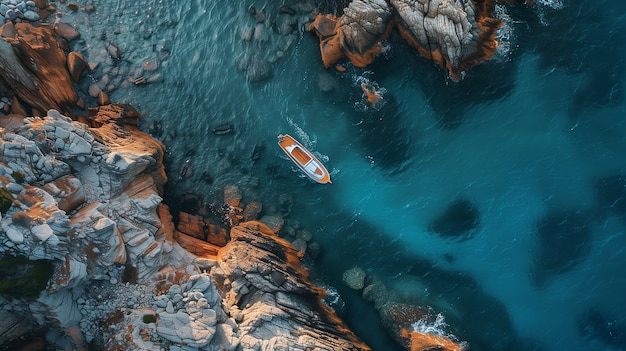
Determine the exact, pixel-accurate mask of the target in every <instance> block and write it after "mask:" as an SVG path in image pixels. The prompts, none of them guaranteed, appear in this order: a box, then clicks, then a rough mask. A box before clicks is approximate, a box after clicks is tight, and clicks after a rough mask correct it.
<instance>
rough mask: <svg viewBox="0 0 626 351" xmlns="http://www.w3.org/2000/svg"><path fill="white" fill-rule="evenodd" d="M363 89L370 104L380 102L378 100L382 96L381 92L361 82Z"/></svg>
mask: <svg viewBox="0 0 626 351" xmlns="http://www.w3.org/2000/svg"><path fill="white" fill-rule="evenodd" d="M361 89H362V90H363V93H365V96H366V97H367V102H369V103H370V104H372V105H374V104H375V103H377V102H378V100H380V98H381V96H380V93H379V92H377V91H376V90H375V89H374V88H373V87H372V86H368V85H367V84H365V83H361Z"/></svg>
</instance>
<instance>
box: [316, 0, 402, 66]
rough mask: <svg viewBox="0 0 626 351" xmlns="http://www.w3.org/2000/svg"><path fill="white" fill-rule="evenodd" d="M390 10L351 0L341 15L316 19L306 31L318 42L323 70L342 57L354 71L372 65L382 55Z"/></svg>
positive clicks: (378, 2) (377, 0)
mask: <svg viewBox="0 0 626 351" xmlns="http://www.w3.org/2000/svg"><path fill="white" fill-rule="evenodd" d="M391 14H392V12H391V8H390V7H389V5H388V4H387V2H386V1H383V0H355V1H353V2H352V3H351V4H350V6H348V7H347V8H346V9H345V10H344V15H343V16H342V17H341V18H337V17H335V16H333V15H317V16H316V18H315V20H314V21H313V22H312V23H311V24H310V25H309V28H308V30H309V31H313V32H315V34H316V35H317V36H318V38H319V39H320V51H321V54H322V62H323V63H324V67H326V68H328V67H330V66H332V65H334V64H335V63H337V62H338V61H339V60H341V59H342V58H344V57H347V58H348V59H349V60H350V61H351V62H352V64H354V65H355V66H357V67H365V66H367V65H369V64H370V63H372V62H373V61H374V59H375V58H376V56H378V55H379V54H380V53H382V52H383V51H384V47H383V46H382V44H381V42H382V41H383V40H385V39H386V38H387V37H389V35H390V33H391V29H392V28H393V22H392V17H391Z"/></svg>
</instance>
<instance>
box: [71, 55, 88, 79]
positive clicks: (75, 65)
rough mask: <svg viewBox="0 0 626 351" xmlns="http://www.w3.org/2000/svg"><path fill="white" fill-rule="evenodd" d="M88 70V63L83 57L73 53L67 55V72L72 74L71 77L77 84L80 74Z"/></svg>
mask: <svg viewBox="0 0 626 351" xmlns="http://www.w3.org/2000/svg"><path fill="white" fill-rule="evenodd" d="M85 68H87V61H85V58H84V57H83V55H81V54H79V53H77V52H75V51H72V52H70V53H69V54H67V70H68V71H69V72H70V76H71V77H72V79H73V80H74V81H75V82H78V80H79V79H80V74H81V73H83V70H85Z"/></svg>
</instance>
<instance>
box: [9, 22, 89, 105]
mask: <svg viewBox="0 0 626 351" xmlns="http://www.w3.org/2000/svg"><path fill="white" fill-rule="evenodd" d="M11 27H13V28H14V30H15V35H14V36H13V37H3V38H2V39H1V40H0V75H1V76H2V78H3V79H4V80H5V82H6V83H7V84H8V85H9V86H10V87H11V89H12V90H13V91H14V92H15V93H16V95H17V96H19V98H20V99H21V100H22V101H24V102H26V103H27V104H28V105H30V106H32V107H34V108H36V109H37V110H39V111H48V110H49V109H56V110H59V111H61V112H64V111H70V110H71V108H72V106H73V105H74V103H75V102H76V100H77V98H78V96H77V94H76V92H75V91H74V87H73V86H72V81H71V78H70V75H69V73H68V71H67V66H66V58H65V54H64V53H63V51H62V50H61V49H60V48H59V45H58V43H57V41H56V39H55V37H54V34H53V33H52V30H51V29H50V28H49V27H45V26H40V27H34V26H32V25H31V24H29V23H17V24H15V25H8V26H7V25H5V26H3V27H2V29H1V30H0V32H2V33H3V34H5V33H6V32H7V31H12V29H11Z"/></svg>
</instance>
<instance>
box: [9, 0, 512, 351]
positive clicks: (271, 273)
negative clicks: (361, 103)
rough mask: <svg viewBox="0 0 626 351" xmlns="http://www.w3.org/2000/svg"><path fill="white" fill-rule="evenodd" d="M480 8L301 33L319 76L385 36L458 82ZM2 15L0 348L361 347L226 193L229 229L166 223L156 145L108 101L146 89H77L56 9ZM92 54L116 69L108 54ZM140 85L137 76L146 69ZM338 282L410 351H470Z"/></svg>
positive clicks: (423, 9)
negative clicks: (315, 47) (310, 43)
mask: <svg viewBox="0 0 626 351" xmlns="http://www.w3.org/2000/svg"><path fill="white" fill-rule="evenodd" d="M14 3H15V4H14ZM61 3H63V4H64V3H65V2H64V1H61ZM487 3H491V2H488V1H485V2H484V4H483V2H481V1H476V2H474V1H472V2H468V1H460V0H459V1H452V0H451V1H435V0H432V1H417V2H409V1H400V0H392V1H389V2H387V1H382V0H355V1H353V2H352V3H350V5H349V6H348V8H346V9H345V11H344V13H343V15H342V16H341V17H339V18H337V17H334V16H332V15H318V16H317V17H316V18H315V20H314V21H313V19H314V17H315V16H311V20H312V21H311V23H309V24H310V26H309V28H310V30H312V31H314V32H315V33H316V34H317V35H318V36H319V37H320V39H321V41H322V43H321V49H322V59H323V61H324V65H325V66H327V67H330V66H332V65H335V64H337V62H338V60H340V59H341V58H344V57H346V58H348V59H349V60H350V61H351V62H352V63H353V64H354V65H355V66H364V65H367V64H368V63H370V62H371V61H372V60H373V58H374V57H375V56H376V55H378V54H379V53H380V52H381V50H383V47H382V46H381V45H382V44H381V41H382V40H384V39H385V38H386V37H388V36H389V34H390V32H391V31H392V30H393V29H396V30H398V31H399V33H400V34H401V35H402V36H403V38H405V39H406V40H407V41H408V42H409V43H411V44H412V45H414V46H415V47H416V48H417V49H418V52H419V53H421V54H422V55H423V56H425V57H427V58H430V59H432V60H433V61H435V62H437V63H439V64H441V65H442V66H444V67H446V68H447V69H448V72H449V74H450V76H451V77H453V78H460V75H461V72H463V71H464V70H465V69H467V68H468V67H469V66H471V65H473V64H475V63H477V62H480V61H481V60H484V59H487V58H488V57H489V55H490V54H491V53H492V52H493V49H494V45H495V43H494V41H493V34H494V31H495V30H496V29H497V28H498V26H499V25H500V22H499V20H495V19H493V18H491V17H489V16H490V10H489V6H493V4H492V3H491V5H487ZM64 6H65V7H67V8H68V9H69V10H71V11H85V12H89V11H93V10H94V9H93V6H92V5H90V6H85V7H84V8H79V7H78V5H76V4H74V3H68V4H67V5H64ZM0 10H1V11H0V14H1V15H2V17H1V18H0V19H3V22H6V23H5V24H4V25H2V26H1V27H0V97H2V100H1V102H0V111H1V112H2V113H0V254H1V256H0V261H1V262H0V270H1V271H2V272H3V274H5V277H6V280H10V281H11V284H12V285H9V286H8V287H4V286H2V287H1V289H0V345H8V346H7V347H9V348H11V347H15V348H19V347H23V346H25V345H26V346H28V347H30V349H31V350H42V349H50V348H52V349H68V350H70V349H75V350H88V349H94V348H95V349H103V350H156V349H167V350H277V349H280V350H370V348H369V347H368V346H367V345H366V344H365V343H364V342H363V341H362V340H360V339H359V338H358V337H357V336H356V335H355V334H354V333H353V332H352V331H351V330H350V329H349V328H348V327H346V325H345V324H344V323H343V322H342V321H341V319H340V318H339V317H338V316H337V314H336V313H335V311H334V310H333V309H332V308H331V307H329V306H328V305H326V304H325V303H324V302H323V299H324V296H325V295H326V294H327V292H326V291H324V290H323V289H321V288H319V287H317V286H315V285H314V284H313V283H312V282H311V281H310V280H309V277H308V273H307V270H306V269H305V268H303V266H302V264H301V259H302V250H301V249H300V248H301V247H302V246H303V245H306V244H305V243H304V241H305V239H306V238H304V239H303V237H304V235H301V237H300V238H298V239H297V240H300V241H299V242H298V244H296V241H294V242H293V243H290V242H288V241H286V240H284V239H282V238H280V237H279V236H278V235H277V232H278V231H279V230H280V225H275V223H273V222H272V220H269V219H264V218H258V214H259V213H260V207H261V205H260V204H252V203H251V204H248V205H250V206H249V207H248V206H247V207H246V208H245V209H243V210H242V209H240V208H238V206H239V200H240V199H241V194H240V193H238V189H237V188H236V187H235V186H232V187H227V188H225V189H224V207H225V208H227V209H229V211H227V213H228V214H229V215H233V216H234V218H235V219H236V220H234V221H232V222H231V224H232V225H231V226H230V228H228V229H229V230H228V231H219V230H215V227H214V226H213V225H212V224H211V223H206V222H205V221H203V219H202V218H199V217H198V216H194V215H187V214H180V215H179V217H180V218H178V220H177V222H176V223H175V222H174V220H173V217H172V214H171V213H170V209H169V208H168V206H167V205H165V204H164V203H163V197H164V185H165V183H166V182H167V176H166V172H165V168H164V167H165V166H164V163H163V157H164V154H165V150H164V146H163V145H162V144H161V143H160V142H159V141H158V140H156V139H154V138H153V137H152V136H150V135H149V134H146V133H145V132H143V131H141V130H140V129H139V127H138V125H139V122H138V120H139V119H140V118H141V115H140V113H139V112H138V111H136V110H135V109H134V108H133V107H132V106H130V105H127V104H121V103H112V102H111V101H110V100H109V97H108V96H107V94H106V92H105V90H106V88H109V87H110V86H113V85H115V84H129V82H130V84H135V85H143V84H146V83H149V82H150V78H147V79H146V78H145V77H144V76H143V75H141V76H140V75H131V77H130V79H128V81H124V82H110V81H105V80H104V79H102V80H101V81H99V82H98V84H91V85H89V89H88V91H87V92H77V90H76V89H77V88H76V86H77V82H79V81H80V80H81V77H83V76H84V75H85V72H88V71H91V70H94V69H95V68H96V66H97V64H96V63H94V62H90V61H89V60H87V59H85V58H84V57H83V56H82V55H81V54H80V53H78V52H74V51H72V47H71V45H70V43H71V40H72V39H74V38H76V37H78V36H79V35H80V34H79V33H78V32H76V31H75V30H74V29H73V27H72V26H70V25H68V24H66V23H64V22H63V21H60V20H59V18H56V19H53V18H49V17H52V16H51V14H54V13H58V12H59V9H57V8H56V5H55V3H52V2H51V3H48V1H46V0H37V1H27V2H19V4H17V1H9V2H7V4H5V1H2V3H1V4H0ZM281 13H282V14H283V15H285V16H286V15H290V14H291V13H292V11H290V10H289V8H285V7H283V8H282V9H281ZM255 15H257V16H258V15H259V12H258V11H257V12H255ZM286 27H288V29H289V28H292V26H291V25H289V26H286ZM105 54H106V55H108V56H110V57H107V58H106V59H107V60H111V59H114V60H115V59H118V58H119V57H120V55H121V53H120V49H119V48H118V46H116V45H115V44H114V43H108V45H107V49H106V52H105ZM153 70H154V67H153V65H152V64H151V62H147V63H144V67H143V71H142V72H152V71H153ZM154 77H156V74H155V75H154ZM157 78H158V77H157ZM157 78H155V79H157ZM100 83H102V84H100ZM114 83H115V84H114ZM81 96H88V97H90V100H88V99H85V98H83V97H81ZM77 111H81V113H77ZM309 239H310V238H309ZM3 279H4V278H3ZM344 281H345V283H346V284H347V285H348V286H349V287H351V288H353V289H354V290H357V291H361V292H362V294H363V297H364V299H366V300H368V301H369V302H371V303H372V304H373V305H374V306H375V307H376V309H377V310H378V311H379V312H380V315H381V319H382V320H383V324H384V325H385V327H387V329H388V330H389V332H390V334H391V335H392V336H393V337H394V338H395V339H396V340H397V341H398V343H399V344H400V345H403V346H404V347H405V348H406V349H407V350H432V349H437V350H462V349H465V348H466V346H467V345H466V344H465V343H462V342H459V341H458V340H452V339H451V338H447V337H444V336H441V335H435V334H428V333H422V332H418V331H416V330H414V328H413V327H412V326H413V325H414V324H415V323H416V322H418V321H419V320H421V319H422V318H424V316H427V315H428V316H433V315H436V314H437V313H436V312H435V311H433V310H431V309H430V308H428V306H423V305H418V304H415V303H413V302H407V301H403V300H400V299H393V298H391V297H393V296H394V294H393V291H391V289H390V288H388V287H386V286H385V285H384V284H382V283H381V282H378V281H376V280H373V279H371V278H367V277H366V274H365V272H363V271H362V270H360V269H359V268H358V267H355V268H354V269H351V270H349V271H347V272H346V273H345V274H344ZM33 291H39V293H37V294H33Z"/></svg>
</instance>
